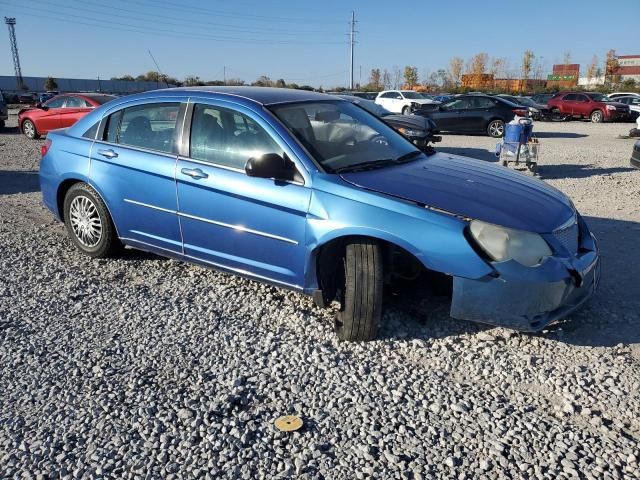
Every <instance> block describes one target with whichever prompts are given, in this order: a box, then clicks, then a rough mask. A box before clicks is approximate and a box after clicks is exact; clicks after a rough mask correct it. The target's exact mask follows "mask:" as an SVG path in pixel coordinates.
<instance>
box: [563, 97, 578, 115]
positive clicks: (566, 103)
mask: <svg viewBox="0 0 640 480" xmlns="http://www.w3.org/2000/svg"><path fill="white" fill-rule="evenodd" d="M576 97H577V96H576V94H575V93H569V94H567V95H565V96H564V97H562V102H560V111H561V112H562V113H564V114H567V115H576V113H574V112H575V108H576Z"/></svg>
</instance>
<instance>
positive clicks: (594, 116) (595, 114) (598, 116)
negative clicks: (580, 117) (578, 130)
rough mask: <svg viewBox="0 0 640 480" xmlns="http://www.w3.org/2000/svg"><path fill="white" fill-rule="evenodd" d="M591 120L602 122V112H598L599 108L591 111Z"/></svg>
mask: <svg viewBox="0 0 640 480" xmlns="http://www.w3.org/2000/svg"><path fill="white" fill-rule="evenodd" d="M591 121H592V122H593V123H600V122H602V112H600V111H599V110H596V111H595V112H593V113H592V114H591Z"/></svg>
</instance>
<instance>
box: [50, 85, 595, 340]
mask: <svg viewBox="0 0 640 480" xmlns="http://www.w3.org/2000/svg"><path fill="white" fill-rule="evenodd" d="M42 153H43V158H42V161H41V165H40V181H41V186H42V195H43V200H44V203H45V205H46V206H47V207H48V208H49V209H50V210H51V211H52V212H53V213H54V215H55V216H56V217H57V218H58V219H60V220H62V221H64V223H65V225H66V229H67V232H68V234H69V237H70V239H71V241H72V242H73V243H74V244H75V246H76V247H77V248H78V249H80V250H81V251H82V252H84V253H86V254H87V255H89V256H91V257H107V256H111V255H115V254H117V252H118V251H119V250H120V249H121V248H122V247H123V246H124V245H128V246H131V247H134V248H138V249H142V250H148V251H151V252H155V253H158V254H160V255H165V256H168V257H173V258H177V259H182V260H185V261H189V262H194V263H198V264H201V265H204V266H209V267H213V268H216V269H221V270H225V271H228V272H231V273H234V274H237V275H243V276H246V277H249V278H252V279H257V280H260V281H264V282H269V283H272V284H275V285H278V286H282V287H286V288H290V289H294V290H297V291H300V292H304V293H306V294H308V295H311V296H312V297H313V299H314V301H315V302H316V304H318V305H320V306H326V307H331V308H335V309H336V320H335V328H336V332H337V334H338V336H339V338H341V339H343V340H368V339H372V338H375V337H376V334H377V329H378V326H379V323H380V320H381V318H382V307H383V290H384V289H385V288H387V287H388V286H389V285H391V284H393V283H395V282H398V281H400V280H407V279H410V280H414V281H416V282H422V283H420V284H419V285H421V286H422V285H424V286H425V287H427V284H430V286H431V287H434V288H435V287H437V286H438V285H444V286H446V287H447V289H448V291H449V292H450V293H451V295H452V300H451V315H452V316H453V317H454V318H460V319H467V320H474V321H479V322H485V323H490V324H495V325H504V326H509V327H512V328H516V329H520V330H525V331H535V330H540V329H542V328H543V327H545V326H546V325H548V324H549V323H551V322H553V321H556V320H558V319H560V318H562V317H565V316H566V315H568V314H569V313H570V312H571V311H572V310H574V309H576V308H577V307H579V306H580V305H581V304H583V303H584V302H585V301H586V300H587V299H588V298H589V297H590V296H591V294H592V293H593V292H594V290H595V288H596V286H597V283H598V276H599V265H598V250H597V246H596V241H595V238H594V237H593V235H592V234H591V233H590V232H589V229H588V228H587V225H586V223H585V222H584V220H583V219H582V218H581V216H580V215H579V214H578V212H577V211H576V210H575V208H574V206H573V204H572V203H571V201H570V200H569V199H568V198H567V197H566V196H565V195H563V194H562V193H560V192H559V191H558V190H556V189H554V188H552V187H550V186H549V185H547V184H545V183H544V182H542V181H539V180H536V179H533V178H531V177H527V176H525V175H522V174H520V173H517V172H513V171H510V170H508V169H506V168H503V167H500V166H497V165H491V164H489V163H486V162H482V161H478V160H472V159H469V158H464V157H459V156H455V155H450V154H444V153H435V154H431V155H427V154H425V153H423V152H421V151H419V150H417V149H416V147H415V146H414V145H412V144H411V143H410V142H409V141H407V140H406V139H405V138H404V137H402V136H401V135H399V134H398V133H396V132H395V131H394V130H393V129H392V128H390V127H389V126H387V125H386V124H385V123H383V122H382V121H380V120H379V119H377V118H376V117H374V116H373V115H371V114H369V113H368V112H366V111H365V110H363V109H362V108H360V107H358V106H357V105H354V104H353V103H351V102H347V101H344V100H341V99H339V98H336V97H332V96H328V95H323V94H319V93H314V92H307V91H302V90H299V91H297V90H287V89H271V88H253V87H215V88H179V89H166V90H158V91H154V92H147V93H141V94H138V95H133V96H128V97H124V98H120V99H117V100H114V101H112V102H109V103H108V104H105V105H103V106H101V107H99V108H96V109H95V110H94V111H93V112H91V113H90V114H88V115H87V116H85V117H84V118H82V119H81V120H80V121H78V122H77V123H76V124H75V125H73V126H72V127H70V128H68V129H64V130H57V131H53V132H51V133H49V135H48V138H47V140H46V142H45V144H44V145H43V147H42ZM202 288H206V286H205V285H203V286H202ZM430 290H431V289H429V288H426V289H425V292H428V291H430Z"/></svg>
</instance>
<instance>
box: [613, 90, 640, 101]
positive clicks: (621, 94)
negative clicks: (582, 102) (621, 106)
mask: <svg viewBox="0 0 640 480" xmlns="http://www.w3.org/2000/svg"><path fill="white" fill-rule="evenodd" d="M607 97H609V98H610V99H612V100H613V99H616V101H618V100H617V99H618V98H619V97H640V93H634V92H613V93H610V94H609V95H607Z"/></svg>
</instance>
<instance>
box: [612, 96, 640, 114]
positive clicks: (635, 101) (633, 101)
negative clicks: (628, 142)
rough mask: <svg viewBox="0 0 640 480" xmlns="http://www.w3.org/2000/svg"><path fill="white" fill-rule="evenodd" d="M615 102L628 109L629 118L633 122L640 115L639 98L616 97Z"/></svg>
mask: <svg viewBox="0 0 640 480" xmlns="http://www.w3.org/2000/svg"><path fill="white" fill-rule="evenodd" d="M615 101H616V102H620V103H624V104H625V105H627V106H628V107H629V116H630V117H631V119H632V120H635V119H636V118H638V116H639V115H640V96H637V97H636V96H632V95H629V96H626V97H616V100H615Z"/></svg>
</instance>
